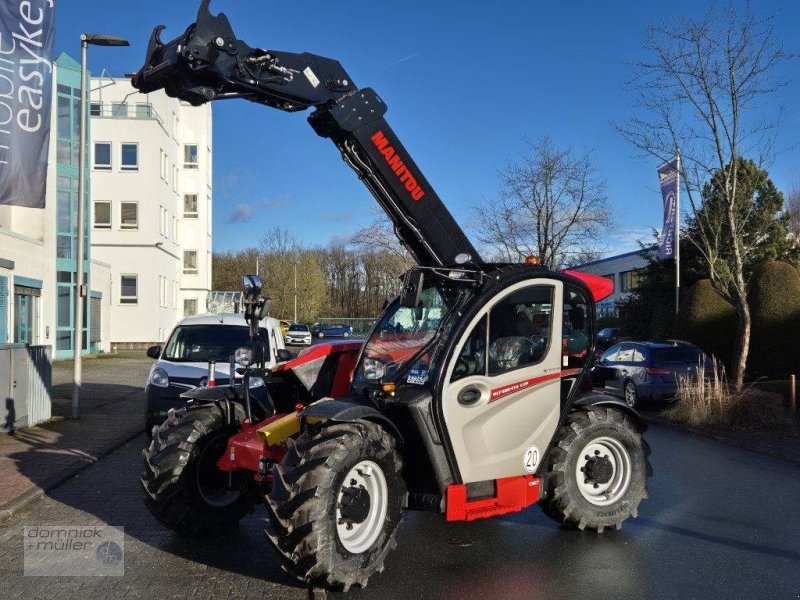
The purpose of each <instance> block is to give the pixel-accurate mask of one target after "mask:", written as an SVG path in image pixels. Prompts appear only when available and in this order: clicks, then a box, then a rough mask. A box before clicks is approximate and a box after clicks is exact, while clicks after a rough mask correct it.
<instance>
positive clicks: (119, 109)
mask: <svg viewBox="0 0 800 600" xmlns="http://www.w3.org/2000/svg"><path fill="white" fill-rule="evenodd" d="M111 116H112V117H116V118H118V119H126V118H128V104H127V103H126V102H114V103H113V104H112V105H111Z"/></svg>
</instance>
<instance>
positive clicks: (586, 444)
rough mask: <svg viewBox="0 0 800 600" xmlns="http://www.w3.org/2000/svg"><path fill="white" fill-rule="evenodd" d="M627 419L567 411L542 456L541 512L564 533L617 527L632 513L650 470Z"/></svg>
mask: <svg viewBox="0 0 800 600" xmlns="http://www.w3.org/2000/svg"><path fill="white" fill-rule="evenodd" d="M649 455H650V447H649V446H648V444H647V442H645V441H644V439H643V438H642V434H641V430H640V428H639V427H637V425H636V424H634V423H633V422H632V421H631V420H630V417H629V416H628V415H626V414H625V413H624V412H622V411H621V410H617V409H615V408H609V407H603V406H596V407H587V408H585V409H582V410H579V411H576V412H573V413H571V414H570V415H569V417H568V418H567V422H566V424H565V425H564V427H562V428H561V430H560V431H559V434H558V443H557V445H556V446H554V447H553V449H552V450H551V451H550V453H549V456H548V467H549V470H548V474H547V478H546V486H547V494H546V497H545V499H544V500H542V501H541V502H540V504H541V506H542V509H543V510H544V512H545V514H547V515H548V516H549V517H550V518H552V519H554V520H555V521H558V522H559V523H561V524H562V525H564V526H565V527H568V528H570V529H581V530H583V529H593V530H595V531H597V532H598V533H602V532H603V530H604V529H605V528H606V527H613V528H615V529H620V528H621V527H622V522H623V521H625V519H627V518H628V517H636V516H637V515H638V510H639V504H640V503H641V501H642V500H644V499H646V498H647V478H648V477H650V476H652V474H653V469H652V467H651V466H650V463H649V461H648V459H647V457H648V456H649Z"/></svg>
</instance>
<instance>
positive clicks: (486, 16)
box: [56, 0, 800, 251]
mask: <svg viewBox="0 0 800 600" xmlns="http://www.w3.org/2000/svg"><path fill="white" fill-rule="evenodd" d="M198 4H199V2H196V1H195V0H179V1H172V2H164V1H163V0H160V1H156V0H138V1H137V2H135V3H129V2H122V3H121V2H100V1H99V0H58V5H59V8H58V19H59V21H58V24H57V42H56V44H57V51H62V50H63V51H67V52H69V53H70V54H72V55H73V56H77V55H78V36H79V34H80V33H81V32H83V31H87V32H102V33H110V34H115V35H121V36H123V37H127V38H128V39H130V40H131V44H132V47H131V48H130V49H127V48H123V49H102V48H93V49H92V51H91V55H90V68H91V69H92V70H93V71H94V72H95V73H98V72H100V70H102V69H103V68H107V69H108V70H109V71H110V72H111V74H112V75H115V76H120V75H122V74H124V73H127V72H131V71H135V70H136V69H138V68H139V66H141V64H142V61H143V58H144V54H145V48H146V44H147V39H148V36H149V33H150V31H151V29H152V27H153V26H154V25H156V24H159V23H163V24H166V25H167V27H168V29H167V31H165V32H164V34H163V37H164V39H171V38H172V37H174V36H175V35H177V34H178V33H180V32H182V31H183V30H184V29H185V27H186V25H188V24H189V23H190V22H192V21H193V20H194V16H195V14H196V8H197V5H198ZM755 4H756V8H757V10H758V12H759V13H763V14H769V13H777V14H778V19H777V21H776V34H777V35H778V37H779V38H780V39H782V40H783V42H784V44H785V45H786V49H787V50H788V51H790V52H799V51H800V47H798V46H800V44H798V42H797V39H798V38H797V32H798V31H800V2H796V1H792V0H785V1H783V2H780V1H777V0H761V1H759V2H758V3H755ZM211 7H212V11H214V12H216V11H220V10H221V11H224V12H226V13H227V14H228V16H229V18H230V19H231V22H232V24H233V27H234V31H235V32H236V34H237V36H238V37H240V38H242V39H244V40H245V41H247V42H248V43H249V44H250V45H252V46H258V47H264V48H273V49H279V50H286V51H298V52H300V51H309V52H314V53H317V54H322V55H325V56H330V57H333V58H337V59H339V60H340V61H341V62H342V64H343V65H344V67H345V68H346V69H347V70H348V71H349V73H350V75H351V76H352V77H353V80H354V81H355V82H356V84H358V85H359V86H362V87H366V86H370V87H373V88H375V89H376V90H377V91H378V92H379V93H380V94H381V95H382V97H383V98H384V100H385V101H386V102H387V104H388V106H389V113H388V114H387V120H388V121H389V123H390V124H391V125H392V127H393V128H394V129H395V131H396V132H397V133H398V135H399V136H400V138H401V139H402V141H403V143H404V144H405V145H406V147H407V148H408V150H409V152H410V153H411V154H412V155H413V157H414V159H415V160H416V161H417V163H418V165H419V166H420V168H421V169H422V170H423V172H424V173H425V174H426V176H427V178H428V180H429V181H430V182H431V183H432V185H433V186H434V187H435V188H436V190H437V191H438V193H439V195H440V196H441V197H442V199H443V200H444V202H445V203H446V204H447V206H448V207H449V209H450V210H451V212H452V213H453V214H454V216H455V217H456V219H457V220H458V221H459V222H460V223H462V225H463V226H464V227H465V228H466V229H467V232H468V233H470V231H471V230H474V228H475V227H476V226H477V224H476V223H474V222H473V219H472V210H471V209H472V207H473V206H475V205H476V204H478V203H481V202H483V201H485V199H487V198H491V197H493V196H495V195H496V193H497V189H498V182H497V170H498V169H499V168H501V167H502V166H503V165H504V164H505V163H506V161H507V159H508V158H509V157H510V156H513V155H514V154H515V153H516V152H517V151H518V150H519V149H520V148H521V146H522V138H523V137H524V136H529V137H531V138H540V137H543V136H545V135H549V136H551V137H552V138H553V140H554V141H555V142H556V143H558V144H559V145H565V146H566V145H571V146H574V147H576V148H578V149H582V148H583V147H590V148H593V149H594V151H595V162H596V164H597V166H598V167H599V170H600V172H601V174H602V175H603V176H604V177H605V178H606V179H607V181H608V192H609V196H610V198H611V202H612V205H613V212H614V217H615V221H616V225H615V227H614V229H613V230H612V231H610V232H609V236H608V244H609V246H610V247H612V248H613V249H614V250H615V251H625V250H630V249H634V248H636V247H637V245H636V242H635V240H636V239H637V238H647V239H648V240H649V239H650V238H649V233H648V232H649V228H651V227H654V226H658V225H659V220H660V218H661V205H660V197H659V193H658V191H657V178H656V171H655V169H656V165H655V164H654V163H653V162H652V161H647V160H642V159H639V158H636V152H635V151H634V149H633V148H632V147H631V146H630V144H629V143H628V142H627V141H625V140H624V139H623V138H622V137H621V136H620V135H619V134H618V133H617V132H616V131H615V130H614V127H613V122H618V121H621V120H624V119H625V118H626V117H628V116H630V115H631V114H633V113H632V111H633V109H632V103H633V97H632V95H631V93H630V92H629V91H628V90H626V88H625V81H626V80H627V79H628V77H629V75H630V73H629V70H628V68H627V67H626V66H625V64H624V63H625V62H626V61H633V60H636V59H637V58H640V57H641V45H642V39H643V36H644V31H645V28H646V26H647V25H648V23H650V22H652V21H654V20H656V21H659V22H663V21H664V20H665V19H667V18H668V17H669V14H668V13H667V12H665V11H670V12H671V13H675V14H689V15H697V14H700V13H701V12H703V11H705V10H706V8H707V4H706V3H703V2H696V1H688V0H676V1H673V2H668V3H667V2H661V3H653V2H638V1H630V2H619V1H608V2H597V1H596V0H595V1H593V2H589V1H583V0H581V1H573V2H544V1H541V0H540V1H533V0H529V1H517V2H503V3H501V2H494V3H490V2H465V1H464V0H460V1H458V0H447V1H437V2H430V1H427V2H423V1H416V0H407V1H405V2H402V3H397V2H372V1H368V0H351V1H348V2H344V3H331V2H329V1H324V2H323V1H318V0H304V1H302V2H285V1H284V2H274V1H272V0H214V2H212V5H211ZM799 64H800V63H798V61H797V60H795V61H794V62H793V63H791V64H790V65H787V66H786V67H785V68H786V72H787V73H788V74H789V76H794V79H795V80H794V81H793V82H792V83H791V84H790V85H789V86H787V87H785V88H783V89H782V90H781V92H780V93H779V95H778V96H777V98H776V103H777V104H781V105H783V106H784V107H785V108H786V111H787V112H786V117H785V123H784V125H783V127H782V130H781V133H780V136H779V138H778V146H779V147H780V148H789V150H786V151H785V152H783V153H782V154H780V155H779V156H778V158H777V160H776V161H775V162H774V163H773V164H772V165H771V168H770V173H771V175H772V178H773V180H774V181H775V183H776V185H777V186H778V187H779V188H780V189H782V190H784V191H785V190H786V189H787V188H788V186H789V185H790V184H791V183H792V182H795V181H798V179H799V178H800V147H796V146H795V145H796V144H797V141H798V140H799V139H800V112H799V111H798V107H799V106H800V78H798V77H796V75H797V74H798V73H800V71H799V70H798V65H799ZM214 136H215V144H214V157H215V158H214V227H215V229H214V232H215V235H214V247H215V250H231V249H238V248H241V247H244V246H247V245H252V244H254V243H256V242H257V241H258V239H260V237H261V235H263V233H264V232H265V231H267V230H268V229H270V228H271V227H273V226H275V225H280V226H282V227H286V228H287V229H289V230H290V231H291V232H293V233H294V234H295V235H296V236H297V237H299V238H300V239H302V240H304V241H306V242H308V243H312V244H327V243H329V242H330V241H331V240H344V239H347V238H349V237H350V236H351V235H352V233H354V232H355V231H357V230H358V229H359V228H361V227H362V226H365V225H367V224H369V223H370V221H371V220H372V218H373V215H374V206H375V203H374V201H373V199H372V198H371V196H370V195H369V193H368V192H367V191H366V189H365V188H363V187H362V185H361V184H360V183H359V182H358V180H357V179H356V177H355V175H354V174H353V173H352V172H351V171H350V170H349V169H348V168H347V167H346V166H345V165H344V163H343V162H341V160H340V158H339V155H338V153H337V151H336V150H335V148H334V146H333V144H332V143H331V142H330V141H329V140H325V139H322V138H319V137H317V136H316V134H315V133H314V132H313V131H312V129H311V128H310V126H309V125H308V123H307V122H306V120H305V115H304V114H303V113H295V114H287V113H282V112H279V111H276V110H271V109H267V108H265V107H262V106H257V105H253V104H250V103H247V102H245V101H239V100H237V101H232V102H219V103H216V104H215V105H214ZM792 146H795V147H793V148H792ZM472 237H473V238H474V235H473V236H472Z"/></svg>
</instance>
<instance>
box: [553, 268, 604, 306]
mask: <svg viewBox="0 0 800 600" xmlns="http://www.w3.org/2000/svg"><path fill="white" fill-rule="evenodd" d="M563 273H564V274H565V275H569V276H570V277H574V278H575V279H580V280H581V281H582V282H583V283H585V284H586V285H588V286H589V289H590V290H591V292H592V298H594V301H595V302H600V300H604V299H606V298H608V297H609V296H610V295H611V294H613V293H614V282H613V281H611V280H610V279H606V278H605V277H601V276H600V275H592V274H591V273H581V272H580V271H569V270H567V271H563Z"/></svg>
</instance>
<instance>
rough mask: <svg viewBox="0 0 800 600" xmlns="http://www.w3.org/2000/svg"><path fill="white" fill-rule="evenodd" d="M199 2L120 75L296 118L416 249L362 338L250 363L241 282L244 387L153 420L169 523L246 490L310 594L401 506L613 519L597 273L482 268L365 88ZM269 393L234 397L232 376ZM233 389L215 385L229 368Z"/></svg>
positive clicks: (376, 541)
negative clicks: (597, 366)
mask: <svg viewBox="0 0 800 600" xmlns="http://www.w3.org/2000/svg"><path fill="white" fill-rule="evenodd" d="M209 2H210V0H203V1H202V2H201V5H200V9H199V12H198V15H197V20H196V22H195V23H194V24H192V25H191V26H189V28H188V29H187V30H186V31H185V32H184V33H183V34H182V35H180V36H179V37H177V38H176V39H174V40H172V41H170V42H167V43H164V42H162V41H161V39H160V32H161V30H162V29H163V27H157V28H156V29H155V30H154V31H153V35H152V37H151V39H150V43H149V47H148V50H147V59H146V61H145V65H144V66H143V67H142V69H141V70H139V71H138V73H136V74H135V76H134V77H133V85H134V86H135V87H136V88H138V89H139V90H140V91H142V92H144V93H148V92H153V91H155V90H159V89H164V90H165V91H166V93H167V94H168V95H170V96H173V97H176V98H180V99H181V100H183V101H186V102H189V103H191V104H193V105H200V104H203V103H205V102H210V101H214V100H222V99H231V98H244V99H246V100H250V101H252V102H257V103H260V104H264V105H266V106H269V107H272V108H277V109H279V110H282V111H286V112H297V111H304V110H306V109H309V108H311V109H313V112H312V113H311V114H310V116H309V117H308V121H309V123H310V124H311V126H312V128H313V129H314V131H315V132H316V133H317V134H319V135H320V136H322V137H325V138H329V139H330V140H331V141H332V142H333V143H334V144H335V145H336V147H337V148H338V149H339V151H340V152H341V155H342V158H343V159H344V161H345V163H347V164H348V165H349V166H350V167H351V168H352V169H353V170H354V171H355V172H356V174H357V175H358V177H359V179H360V180H361V181H362V182H364V185H366V187H367V189H368V190H369V191H370V192H371V193H372V195H373V196H374V197H375V199H376V200H377V201H378V203H379V204H380V206H381V207H382V208H383V209H384V210H385V211H386V214H387V215H388V217H389V218H390V219H391V221H392V223H393V224H394V229H395V232H396V234H397V236H398V238H399V239H400V241H401V242H402V243H403V244H404V246H405V247H406V248H407V249H408V251H409V252H410V253H411V254H412V255H413V257H414V258H415V259H416V262H417V266H416V267H414V268H412V269H411V270H410V271H409V272H408V273H406V275H405V276H404V278H403V287H402V293H401V295H400V297H398V298H397V299H395V300H394V301H393V302H391V303H389V304H388V305H387V307H386V308H385V310H384V312H383V314H382V315H381V317H380V318H379V319H378V321H377V323H376V325H375V326H374V328H373V329H372V331H371V332H370V334H369V335H368V337H367V339H366V341H365V342H364V343H363V344H361V343H360V342H354V341H346V342H342V343H338V344H325V345H317V346H314V347H312V348H310V349H308V350H307V351H304V352H303V353H301V355H300V356H299V357H297V358H295V359H292V360H289V361H287V362H284V363H281V364H279V365H277V366H276V367H273V369H271V370H267V369H265V368H264V367H263V363H262V362H260V361H262V360H263V355H264V353H263V348H261V347H260V343H259V342H258V340H259V339H261V338H259V336H258V332H257V326H258V321H259V319H260V318H261V317H263V316H264V315H265V313H266V307H267V301H266V300H265V299H264V298H263V297H262V289H261V287H262V286H261V282H260V281H259V280H258V278H256V277H253V276H248V277H246V278H245V280H246V283H245V299H244V304H245V309H246V311H245V312H246V317H247V319H248V322H249V323H251V329H253V336H252V340H253V343H252V344H251V345H250V346H247V347H244V348H241V349H239V350H237V351H236V355H235V357H234V358H235V361H236V363H237V364H238V365H239V366H238V368H239V372H240V373H241V374H243V376H244V377H243V383H242V384H241V385H233V386H219V387H214V388H197V389H195V390H192V391H190V392H188V393H187V394H186V395H185V398H186V399H188V401H189V402H188V408H185V409H180V410H177V411H175V410H173V411H171V412H170V415H169V417H168V418H167V420H166V421H165V422H164V423H163V424H162V425H160V426H158V427H156V428H154V431H153V439H152V443H151V445H150V446H149V447H148V448H147V449H145V451H144V462H145V470H144V473H143V474H142V478H141V480H142V485H143V487H144V491H145V501H146V503H147V506H148V507H149V509H150V510H151V511H152V513H153V514H154V515H155V516H156V517H157V518H158V519H159V520H160V521H161V522H162V523H164V524H165V525H166V526H168V527H170V528H172V529H174V530H175V531H177V532H180V533H184V534H189V535H194V536H206V535H214V534H219V533H222V532H225V531H227V530H230V529H232V528H234V527H236V525H237V524H238V522H239V521H240V520H241V519H242V518H243V517H245V515H247V514H248V513H250V512H252V511H253V509H254V506H255V504H256V502H262V501H264V502H265V504H266V507H267V511H268V518H267V522H266V534H267V537H268V539H269V541H270V542H271V543H272V545H273V546H274V548H275V550H276V551H277V553H278V556H279V557H280V559H281V560H282V563H283V565H284V567H285V568H286V569H287V570H288V571H289V572H290V573H292V574H294V575H295V576H296V577H298V578H299V579H301V580H303V581H305V582H307V583H308V584H309V585H313V586H320V587H327V588H331V589H340V590H347V589H348V588H350V587H351V586H353V585H357V586H362V587H363V586H365V585H366V584H367V580H368V579H369V578H370V576H371V575H372V574H373V573H375V572H376V571H378V572H379V571H382V570H383V568H384V560H385V558H386V556H387V554H388V553H389V551H390V550H392V548H394V546H395V539H394V538H395V532H396V530H397V527H398V525H399V523H400V520H401V517H402V514H403V511H405V510H425V511H432V512H435V513H439V514H441V515H443V516H444V518H446V519H447V520H448V521H472V520H475V519H483V518H486V517H492V516H496V515H502V514H506V513H511V512H516V511H520V510H522V509H523V508H525V507H527V506H530V505H532V504H535V503H538V504H539V505H540V506H541V507H542V509H543V510H544V512H545V513H546V514H547V515H548V516H550V517H552V518H553V519H555V520H556V521H558V522H559V523H561V524H562V525H564V526H566V527H569V528H575V529H590V530H595V531H597V532H598V533H600V532H603V530H604V529H607V528H614V529H619V528H620V527H621V525H622V523H623V521H625V520H626V519H627V518H628V517H631V516H634V517H635V516H636V515H637V510H638V507H639V503H640V502H641V501H642V500H643V499H644V498H646V497H647V489H646V480H647V477H648V476H649V475H650V474H651V468H650V465H649V462H648V455H649V448H648V446H647V444H646V442H645V441H644V440H643V438H642V433H643V431H644V430H645V424H644V422H643V421H642V419H641V418H640V417H639V415H638V414H637V413H636V412H635V411H634V410H633V409H632V408H630V407H629V406H628V405H627V404H626V403H625V402H623V401H622V400H620V399H618V398H615V397H611V396H606V395H603V394H601V393H598V392H594V391H592V386H591V377H590V369H591V367H592V360H593V355H594V348H595V336H596V332H595V303H596V302H597V301H598V300H601V299H602V298H604V297H607V296H608V295H609V294H610V293H611V284H610V282H609V281H608V280H606V279H604V278H601V277H597V276H593V275H587V274H583V273H579V272H572V271H561V272H555V271H551V270H548V269H545V268H543V267H541V266H539V265H537V264H533V263H535V261H534V260H530V261H526V262H525V263H522V264H497V263H491V262H485V261H484V260H483V259H482V258H481V257H480V256H479V254H478V252H476V250H475V248H474V247H473V246H472V244H471V243H470V241H469V240H468V239H467V237H466V235H465V234H464V232H463V231H462V230H461V228H460V227H459V226H458V224H457V223H456V221H455V220H454V219H453V217H452V216H451V215H450V213H449V212H448V210H447V209H446V208H445V206H444V204H443V203H442V201H441V200H440V199H439V197H438V196H437V194H436V192H435V191H434V190H433V188H432V187H431V185H430V183H429V182H428V181H427V179H426V178H425V176H424V175H423V174H422V172H421V171H420V170H419V168H418V167H417V165H416V164H415V162H414V161H413V160H412V158H411V157H410V156H409V154H408V152H407V151H406V149H405V148H404V146H403V145H402V144H401V143H400V140H399V139H398V138H397V136H396V135H395V133H394V131H392V129H391V128H390V127H389V125H388V124H387V122H386V120H385V119H384V115H385V113H386V110H387V108H386V104H385V102H384V100H383V99H382V98H381V96H379V95H378V94H377V93H376V92H375V91H374V90H372V89H370V88H360V87H358V86H357V85H356V84H355V82H354V81H353V79H352V78H351V77H350V75H349V74H348V73H347V72H346V71H345V70H344V69H343V68H342V66H341V65H340V64H339V63H338V62H337V61H336V60H332V59H330V58H325V57H322V56H317V55H314V54H308V53H303V54H296V53H291V52H283V51H278V50H266V49H261V48H252V47H250V46H249V45H247V44H246V43H245V42H243V41H242V40H239V39H237V37H236V36H235V35H234V33H233V30H232V29H231V25H230V23H229V21H228V19H227V18H226V17H225V15H224V14H219V15H216V16H215V15H212V14H211V12H210V11H209ZM251 377H261V378H263V379H264V380H265V382H266V385H267V389H268V391H269V394H268V396H267V400H259V401H258V402H255V401H251V398H250V397H249V394H248V390H249V378H251ZM231 380H232V381H233V378H231Z"/></svg>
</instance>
